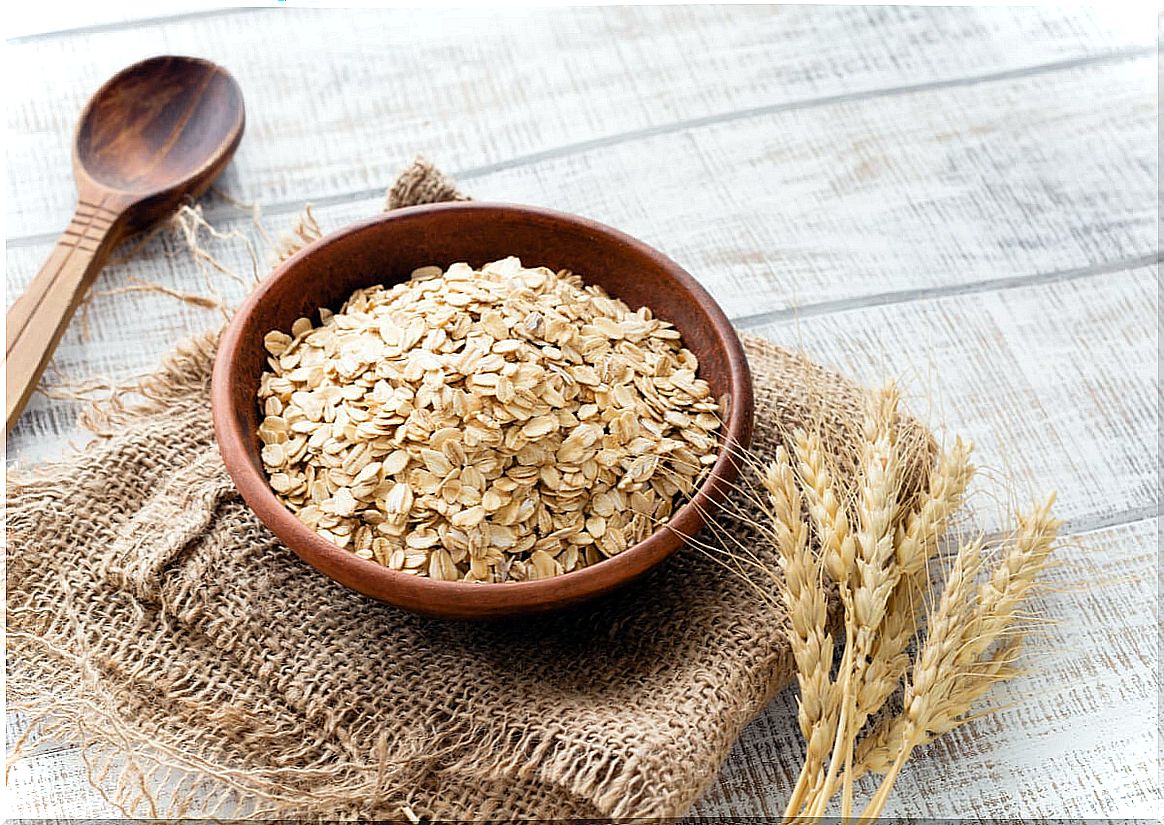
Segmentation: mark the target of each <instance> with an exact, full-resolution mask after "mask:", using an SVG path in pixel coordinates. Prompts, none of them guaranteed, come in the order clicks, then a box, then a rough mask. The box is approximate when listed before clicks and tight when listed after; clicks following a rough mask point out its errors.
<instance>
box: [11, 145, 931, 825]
mask: <svg viewBox="0 0 1164 825" xmlns="http://www.w3.org/2000/svg"><path fill="white" fill-rule="evenodd" d="M454 197H456V198H460V197H462V196H461V195H460V194H459V193H457V192H456V190H455V188H454V187H453V186H452V185H451V183H450V182H449V181H448V180H446V179H445V178H443V176H441V175H440V174H439V172H437V171H436V170H435V169H433V168H431V167H430V166H426V165H423V164H421V165H417V166H414V167H413V168H412V169H410V170H409V171H408V172H407V173H406V174H405V175H404V176H403V178H402V179H401V181H400V182H399V183H398V184H397V185H396V186H395V187H393V189H392V192H391V197H390V203H391V205H393V206H397V205H407V204H410V203H417V202H422V201H431V200H447V199H450V198H454ZM216 337H217V336H216V335H207V336H205V337H202V338H200V339H197V340H194V341H191V342H188V343H187V344H185V345H183V346H182V347H180V348H179V349H178V350H177V351H175V352H174V353H173V354H172V355H171V356H170V357H169V358H168V360H167V361H166V363H165V364H164V366H163V368H162V369H161V370H160V371H159V372H158V373H156V374H155V375H153V376H151V377H150V378H149V379H148V380H147V381H145V382H144V383H143V384H141V385H139V386H138V387H137V388H136V394H134V395H133V396H125V397H119V398H115V399H114V400H113V401H110V402H106V403H105V404H104V405H103V406H102V407H100V408H95V409H94V410H91V411H90V414H89V416H88V420H89V423H90V424H91V425H92V426H93V427H94V429H95V430H96V431H97V432H99V433H100V437H99V438H98V439H97V440H95V441H94V442H93V443H91V444H90V445H88V446H87V447H86V448H85V449H84V450H83V451H80V452H76V453H74V454H72V455H70V456H69V457H68V458H67V459H66V460H63V461H61V462H57V463H53V464H50V465H44V466H41V467H38V468H35V471H33V472H30V473H25V474H24V475H23V476H22V477H21V478H19V479H17V478H10V484H9V500H8V514H7V517H8V518H7V531H8V561H7V564H8V614H7V615H8V679H9V682H8V691H9V693H8V697H9V701H10V703H12V704H14V705H16V706H19V707H22V708H24V710H25V711H26V712H27V713H29V714H31V715H32V718H33V719H34V720H39V721H37V722H36V724H35V725H34V728H36V729H38V730H41V731H43V732H45V733H47V734H48V735H51V736H52V737H54V738H55V739H57V740H62V739H63V740H65V741H70V742H74V743H77V744H80V745H81V746H82V748H83V750H82V752H83V753H84V754H85V756H86V758H87V759H88V760H89V762H90V763H91V765H92V766H93V769H94V772H95V773H97V774H99V776H98V778H101V777H104V778H103V784H104V785H105V786H106V787H108V788H110V792H111V793H112V794H113V795H114V798H115V799H116V800H117V801H118V802H119V803H120V804H122V805H123V806H125V808H126V809H127V810H129V811H130V812H132V813H135V814H137V815H144V816H155V817H156V816H164V815H178V814H187V815H213V814H222V813H230V814H233V815H240V816H242V815H255V816H283V817H286V816H299V817H317V818H340V817H361V818H365V817H366V818H397V819H399V818H402V817H403V816H410V815H411V814H417V815H421V816H431V817H435V818H443V819H462V820H463V819H487V818H502V817H506V818H537V819H565V818H580V817H610V818H615V819H627V818H632V817H672V816H678V815H681V814H683V813H684V812H685V811H687V810H688V808H689V807H690V806H691V804H692V803H693V802H694V801H695V800H696V799H697V797H698V796H699V794H700V793H701V792H702V791H703V789H704V788H705V787H706V786H707V785H708V784H709V783H710V782H711V781H712V779H713V778H714V777H715V774H716V772H717V770H718V768H719V765H720V764H721V762H722V761H723V759H724V758H725V757H726V755H727V753H728V750H729V748H730V747H731V744H732V742H733V741H734V739H735V738H736V736H737V735H738V734H739V733H740V731H741V729H742V728H743V726H744V725H745V724H746V723H747V722H748V721H749V720H750V719H751V718H752V717H753V716H754V715H755V714H756V713H758V712H759V711H760V710H761V709H762V708H763V707H764V706H765V704H766V703H768V702H769V701H770V700H771V699H772V697H773V696H774V695H775V693H776V692H777V691H778V690H780V689H781V688H783V687H784V686H785V685H786V684H787V682H788V681H789V679H790V677H791V675H792V673H791V660H790V656H789V653H788V650H787V647H786V644H785V642H784V640H783V638H782V635H781V622H782V616H781V615H780V614H779V612H778V611H776V610H774V609H773V608H772V607H771V606H770V604H768V603H767V602H766V601H765V600H764V599H763V598H761V596H760V595H758V594H757V593H756V592H755V590H754V589H753V588H752V587H751V586H748V585H747V584H746V583H744V582H742V581H741V580H740V579H739V578H738V577H737V575H736V574H735V573H733V572H731V571H729V570H726V569H725V568H724V567H723V566H722V564H721V561H722V560H717V559H716V558H714V557H712V556H709V555H708V554H707V553H705V552H701V551H700V550H697V549H695V548H692V547H688V548H685V549H684V550H682V551H680V552H679V553H678V554H677V555H676V556H674V557H673V558H672V559H670V560H669V561H668V562H667V563H665V564H663V565H662V566H660V567H659V568H657V569H655V570H654V571H652V572H651V573H650V574H649V575H647V576H646V577H645V578H644V579H642V580H641V581H639V582H637V583H635V584H633V585H631V586H630V587H627V588H625V589H623V590H622V591H620V592H618V593H616V594H614V595H612V596H609V597H606V598H604V599H603V600H600V601H598V602H596V603H592V604H589V605H585V606H583V607H580V608H577V609H574V610H572V611H570V612H565V613H560V614H556V615H551V616H544V617H537V618H533V619H528V620H513V621H506V622H500V623H494V624H465V623H454V622H447V621H439V620H433V619H425V618H420V617H417V616H413V615H410V614H408V613H404V612H402V611H400V610H397V609H394V608H392V607H389V606H386V605H382V604H378V603H375V602H372V601H370V600H368V599H366V598H364V597H362V596H360V595H357V594H355V593H353V592H350V591H348V590H346V589H345V588H343V587H341V586H339V585H337V584H335V583H333V582H332V581H330V580H329V579H327V578H325V577H323V576H322V575H320V574H318V573H316V572H315V571H314V570H312V569H311V568H309V567H307V566H306V565H305V564H303V563H302V562H300V561H299V560H298V559H297V558H296V557H295V556H294V555H293V554H292V553H291V552H290V551H288V550H287V549H286V548H284V547H283V546H281V545H280V543H279V542H278V541H277V540H276V539H275V538H274V537H273V536H272V535H271V534H270V533H269V532H268V531H267V530H266V529H265V528H264V527H263V526H262V525H261V524H260V523H259V522H258V520H257V519H256V518H255V517H254V516H253V515H252V514H251V512H250V511H249V510H248V509H247V507H246V506H245V504H244V503H243V502H242V500H241V498H240V497H239V496H238V494H237V493H236V492H235V490H234V488H233V486H232V484H231V482H230V479H229V477H228V476H227V475H226V472H225V470H224V469H223V466H222V463H221V461H220V459H219V456H218V452H217V449H216V447H215V444H214V438H213V433H212V429H211V421H210V412H209V403H208V383H209V378H210V372H211V366H212V362H213V358H214V352H215V341H216ZM745 345H746V349H747V353H748V358H749V361H750V364H751V367H752V371H753V374H754V378H755V390H756V438H755V444H754V448H753V453H754V455H755V456H756V457H757V458H759V459H760V460H763V459H764V457H766V456H770V455H771V453H772V451H773V450H774V449H775V446H776V445H777V444H779V443H780V442H781V439H782V438H784V437H785V435H786V434H787V433H789V432H790V431H791V430H792V429H793V428H794V427H797V426H808V427H819V428H821V431H822V433H823V435H824V438H825V446H826V448H827V449H828V451H829V452H830V454H831V456H832V458H833V460H834V461H835V464H836V467H837V468H838V472H839V473H840V475H841V478H842V481H843V482H844V483H847V484H848V483H851V482H852V478H853V472H854V471H853V467H854V461H855V456H853V455H852V454H851V452H850V450H851V447H850V446H849V445H851V444H853V443H854V439H853V438H852V436H851V431H852V428H853V427H854V426H856V425H857V423H858V422H859V420H860V416H861V411H862V405H863V395H862V390H861V389H860V388H859V387H857V386H855V385H854V384H853V383H851V382H849V381H847V380H846V379H844V378H842V377H840V376H837V375H835V374H833V373H831V372H829V371H827V370H824V369H822V368H820V367H818V366H815V365H814V364H812V363H811V362H809V361H808V360H806V359H805V358H804V357H802V356H799V355H796V354H793V353H791V352H788V351H785V350H783V349H780V348H778V347H776V346H774V345H772V344H769V343H766V342H764V341H762V340H760V339H757V338H750V337H749V338H745ZM131 398H132V399H133V400H130V399H131ZM905 435H906V437H910V438H914V439H915V440H918V441H919V443H921V442H924V443H928V434H926V433H925V432H924V431H922V430H921V429H920V427H918V426H917V425H914V424H910V425H908V426H907V427H906V431H905ZM914 452H915V454H916V455H918V456H919V458H918V459H916V460H915V461H914V463H913V464H912V465H911V466H910V471H909V473H908V478H907V480H906V486H907V487H908V488H910V489H916V487H917V486H918V484H920V483H921V479H922V478H923V477H924V476H925V475H926V473H927V472H928V463H927V461H928V455H929V452H928V451H927V450H917V451H914ZM729 509H730V510H732V511H734V512H736V514H737V515H736V516H731V515H726V516H724V517H723V518H722V520H721V522H720V523H721V524H722V526H723V528H724V529H726V530H727V531H730V532H731V534H732V535H734V536H735V538H736V540H738V541H740V542H745V543H747V546H749V547H752V548H754V549H755V550H756V552H757V553H759V554H760V555H761V556H766V557H767V558H768V560H769V561H771V563H772V566H773V567H774V566H775V560H774V558H773V557H772V555H771V554H770V552H769V550H768V549H767V548H766V547H765V546H764V543H763V542H762V540H761V539H760V538H759V536H758V534H757V533H756V532H755V530H754V528H753V527H751V526H749V524H748V523H747V522H748V520H749V519H757V518H762V515H761V514H760V512H759V511H755V510H753V508H752V506H751V505H750V504H749V503H747V500H746V497H745V496H744V494H743V493H741V494H740V498H739V499H738V500H736V501H735V502H734V503H733V506H732V507H730V508H729ZM702 538H703V539H704V540H706V541H708V542H716V541H717V540H716V538H715V536H714V535H713V534H710V533H705V534H704V535H703V537H702ZM721 546H724V547H725V549H727V548H730V542H729V543H728V544H727V545H721ZM493 586H503V585H493Z"/></svg>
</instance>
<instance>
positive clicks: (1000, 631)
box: [861, 495, 1060, 817]
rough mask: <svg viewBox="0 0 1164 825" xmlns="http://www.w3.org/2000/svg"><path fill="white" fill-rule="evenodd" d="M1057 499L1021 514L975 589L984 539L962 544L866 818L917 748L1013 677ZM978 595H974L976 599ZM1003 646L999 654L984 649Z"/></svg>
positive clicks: (1050, 543)
mask: <svg viewBox="0 0 1164 825" xmlns="http://www.w3.org/2000/svg"><path fill="white" fill-rule="evenodd" d="M1054 500H1055V497H1054V495H1052V496H1051V497H1050V498H1048V499H1047V501H1046V502H1045V503H1044V504H1042V505H1040V506H1039V507H1037V508H1036V509H1035V510H1034V511H1033V512H1032V513H1030V514H1029V515H1026V516H1021V517H1020V518H1019V523H1018V529H1017V530H1016V531H1015V533H1014V535H1013V536H1012V537H1011V540H1010V542H1009V544H1010V547H1009V549H1008V550H1007V551H1006V552H1005V553H1004V555H1003V558H1002V560H1001V562H1000V563H999V564H998V566H997V567H996V568H995V570H994V572H993V573H992V574H991V575H990V577H989V579H988V581H987V582H986V583H984V584H983V585H982V586H981V587H978V588H977V589H975V588H974V579H975V578H976V576H977V573H978V570H979V569H980V568H981V564H982V560H981V544H980V543H979V542H971V543H969V544H966V545H963V546H962V547H961V548H960V549H959V551H958V556H957V557H956V558H955V560H954V570H953V571H952V572H951V574H950V578H949V579H948V580H947V582H946V587H945V589H944V590H943V592H942V598H941V601H940V603H939V604H938V607H937V609H936V610H935V611H934V612H933V614H932V615H931V617H930V621H929V631H928V633H927V636H926V640H925V643H924V644H923V646H922V649H921V652H920V653H919V654H918V659H917V662H916V663H915V665H914V669H913V674H912V678H911V679H910V681H909V682H908V683H907V684H906V688H905V704H904V709H903V711H902V717H903V720H902V729H901V744H900V748H899V750H898V751H897V753H896V755H895V758H894V760H893V762H892V763H891V764H890V765H889V767H888V770H887V771H886V774H885V778H884V779H883V780H882V782H881V785H880V787H879V788H878V789H877V792H876V793H875V794H874V795H873V798H872V799H871V800H870V801H869V804H868V805H867V806H866V808H865V810H864V811H863V812H862V814H861V816H862V817H877V816H880V814H881V811H882V810H883V809H884V808H885V804H886V802H887V800H888V799H889V794H890V792H891V791H892V789H893V783H894V782H895V781H896V779H897V775H898V773H899V772H900V771H901V767H902V765H904V764H905V761H906V759H908V758H909V755H910V754H911V753H912V752H913V750H914V748H916V747H918V746H919V745H921V744H922V743H924V742H926V741H929V739H932V738H933V737H934V736H936V735H939V734H941V733H944V732H946V731H948V730H951V729H952V728H954V727H956V726H957V725H958V724H960V721H962V720H961V719H960V717H961V716H962V715H963V714H964V713H966V711H967V710H968V709H969V704H970V702H972V701H974V699H976V698H977V697H978V696H981V694H982V693H983V692H984V691H985V689H986V688H987V687H989V686H990V685H991V684H993V683H994V682H996V681H998V680H999V679H1002V678H1009V677H1010V676H1011V675H1013V673H1014V670H1013V662H1014V660H1015V658H1016V657H1017V655H1018V651H1019V647H1020V645H1021V635H1020V634H1017V633H1015V632H1014V631H1013V628H1014V625H1015V620H1016V618H1018V608H1019V606H1020V605H1021V604H1022V602H1023V601H1024V600H1025V599H1026V598H1027V597H1028V596H1029V595H1030V592H1031V590H1032V589H1033V588H1034V585H1035V582H1036V580H1037V578H1038V576H1039V574H1040V573H1041V572H1042V571H1043V570H1044V569H1045V568H1046V566H1047V563H1048V562H1049V560H1050V557H1051V553H1052V550H1053V547H1054V542H1055V537H1056V535H1057V533H1058V529H1059V525H1060V522H1059V521H1058V520H1056V519H1055V518H1054V517H1052V515H1051V506H1052V505H1053V504H1054ZM972 596H976V598H973V599H972V598H971V597H972ZM996 644H999V645H1001V647H1000V648H999V649H998V651H997V652H996V653H995V654H994V655H989V654H988V653H987V651H989V650H990V649H991V648H993V647H994V646H995V645H996Z"/></svg>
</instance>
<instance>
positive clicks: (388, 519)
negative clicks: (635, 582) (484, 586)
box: [259, 258, 721, 582]
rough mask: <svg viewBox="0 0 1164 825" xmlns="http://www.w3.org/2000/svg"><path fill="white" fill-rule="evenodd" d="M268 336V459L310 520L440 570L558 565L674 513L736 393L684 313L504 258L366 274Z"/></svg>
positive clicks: (476, 576) (592, 555)
mask: <svg viewBox="0 0 1164 825" xmlns="http://www.w3.org/2000/svg"><path fill="white" fill-rule="evenodd" d="M320 316H321V319H322V323H321V324H320V326H314V325H313V324H312V322H311V321H310V320H308V319H306V318H300V319H299V320H298V321H296V322H295V324H294V325H293V326H292V328H291V334H290V335H287V334H285V333H283V332H278V331H275V332H270V333H268V334H267V336H266V338H265V344H266V348H267V351H268V352H269V353H270V358H269V359H268V363H269V365H270V371H269V372H265V373H264V374H263V377H262V381H261V383H260V385H259V404H260V407H261V411H262V413H263V415H264V418H263V421H262V424H261V425H260V426H259V436H260V438H261V439H262V442H263V445H264V446H263V450H262V458H263V463H264V465H265V466H266V469H267V473H268V475H269V477H270V483H271V487H272V489H273V490H274V491H275V492H276V494H277V495H278V496H279V498H280V499H281V500H282V501H283V502H284V503H285V504H286V505H287V507H288V508H289V509H290V510H291V511H292V512H293V513H295V515H296V516H297V517H298V518H299V520H300V521H302V522H303V523H304V524H305V525H307V526H308V527H310V528H311V529H312V530H314V531H315V532H316V533H318V534H319V535H321V536H323V537H324V538H326V539H329V540H330V541H333V542H335V543H336V544H338V545H339V546H341V547H347V548H350V549H351V550H352V551H353V552H354V553H355V554H356V555H357V556H360V557H362V558H365V559H374V560H376V561H377V562H379V563H380V564H383V565H386V566H387V567H390V568H392V569H394V570H402V571H404V572H406V573H413V574H416V575H422V576H423V575H427V576H431V577H432V578H435V579H444V580H461V579H463V580H465V581H472V582H504V581H523V580H528V579H539V578H545V577H548V576H557V575H561V574H563V573H567V572H569V571H571V570H576V569H579V568H581V567H585V566H587V565H591V564H595V563H597V562H599V561H601V560H603V559H604V558H607V557H609V556H614V555H616V554H618V553H621V552H622V551H623V550H625V549H626V548H627V547H629V546H631V545H632V544H634V543H635V542H638V541H641V540H642V539H644V538H646V537H647V536H648V535H650V534H651V533H652V532H654V530H655V529H656V528H657V527H658V526H659V524H661V523H663V522H665V521H667V520H668V519H669V518H670V516H671V512H672V509H673V508H674V507H675V506H676V503H677V501H681V500H682V497H685V496H687V495H688V494H690V493H691V492H692V491H693V490H694V489H695V487H696V485H697V484H698V482H699V481H700V480H701V479H702V476H703V475H704V473H705V472H706V471H707V468H708V467H709V466H710V465H711V464H713V463H715V459H716V455H717V452H718V440H717V438H716V434H715V433H716V430H717V429H718V427H719V422H720V412H721V410H720V409H719V405H718V404H717V403H716V401H715V400H714V399H713V398H712V397H711V394H710V391H709V388H708V385H707V383H706V382H705V381H704V380H702V379H700V378H698V377H696V372H697V370H698V366H699V365H698V362H697V361H696V358H695V356H694V355H693V354H692V353H691V352H690V351H688V350H687V349H684V348H683V345H682V342H681V340H680V335H679V333H678V331H677V330H675V329H674V327H672V325H671V324H669V323H667V322H666V321H661V320H658V319H656V318H654V317H653V316H652V315H651V312H650V310H649V309H646V308H642V309H639V310H638V311H631V310H630V309H629V308H628V307H627V305H626V304H624V303H623V302H622V301H619V300H615V299H613V298H611V297H610V296H608V295H607V294H606V293H605V292H603V290H601V289H600V288H598V287H595V286H584V285H583V284H582V281H581V279H579V278H578V277H577V276H575V275H572V274H570V273H569V272H564V271H563V272H558V273H554V272H552V271H550V270H548V269H546V268H544V267H540V268H536V269H526V268H523V267H522V265H521V261H520V260H518V259H517V258H506V259H504V260H501V261H497V262H495V263H491V264H487V265H486V266H484V267H482V268H481V269H480V270H474V269H473V268H472V267H470V266H468V265H466V264H454V265H453V266H451V267H449V269H448V271H445V272H442V271H441V269H440V268H439V267H424V268H422V269H418V270H416V271H415V272H413V273H412V278H411V280H409V281H408V282H406V283H403V284H398V285H396V286H393V287H392V288H390V289H385V288H383V287H380V286H374V287H369V288H367V289H361V290H358V291H357V292H356V293H354V294H353V295H352V296H351V298H349V299H348V301H347V303H346V304H344V306H343V308H342V309H341V310H340V312H338V313H335V314H332V313H331V312H329V311H328V310H326V309H324V310H320Z"/></svg>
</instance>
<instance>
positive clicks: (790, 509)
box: [763, 447, 833, 793]
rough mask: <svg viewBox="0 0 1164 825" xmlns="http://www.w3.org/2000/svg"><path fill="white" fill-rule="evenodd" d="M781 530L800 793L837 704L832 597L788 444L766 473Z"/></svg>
mask: <svg viewBox="0 0 1164 825" xmlns="http://www.w3.org/2000/svg"><path fill="white" fill-rule="evenodd" d="M763 484H764V487H765V489H766V490H767V491H768V497H769V501H770V503H771V516H772V521H773V524H774V526H775V529H776V541H775V546H776V549H777V552H778V554H779V559H780V567H781V572H782V573H783V576H782V577H781V579H780V584H779V589H780V593H781V597H782V598H783V601H784V605H785V608H786V610H787V612H788V617H789V623H788V639H789V642H790V644H791V647H792V653H793V658H794V659H795V661H796V670H797V680H798V683H799V686H800V703H799V705H800V706H799V710H798V721H799V723H800V731H801V734H802V735H803V736H804V739H805V742H807V743H808V749H807V750H808V754H809V756H807V757H806V760H805V770H804V771H802V773H801V779H800V780H798V788H799V789H800V790H799V793H803V787H804V785H805V783H806V782H807V781H808V778H809V777H810V776H812V775H813V774H814V773H815V772H816V771H817V770H819V767H818V764H819V759H820V757H819V756H818V755H819V754H820V753H821V752H822V751H823V749H824V748H825V747H827V743H828V731H829V729H830V727H831V724H830V721H829V717H830V716H831V712H832V708H831V706H830V702H829V696H830V693H831V690H832V683H831V680H830V678H829V671H830V669H831V668H832V661H833V639H832V636H831V635H830V634H828V633H826V632H825V627H826V625H827V622H828V597H827V594H826V592H825V589H824V585H823V582H822V580H821V565H820V562H819V560H818V559H817V558H816V557H815V556H814V554H813V552H812V548H811V547H810V546H809V544H808V530H807V527H806V525H805V523H804V521H803V519H802V518H801V504H800V501H801V497H800V492H799V490H798V489H797V484H796V479H795V476H794V474H793V471H792V465H791V462H790V461H789V457H788V453H787V452H786V451H785V449H784V448H783V447H780V448H778V449H777V451H776V458H775V460H774V461H773V462H772V464H771V465H769V467H768V469H767V471H766V472H765V474H764V476H763Z"/></svg>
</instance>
